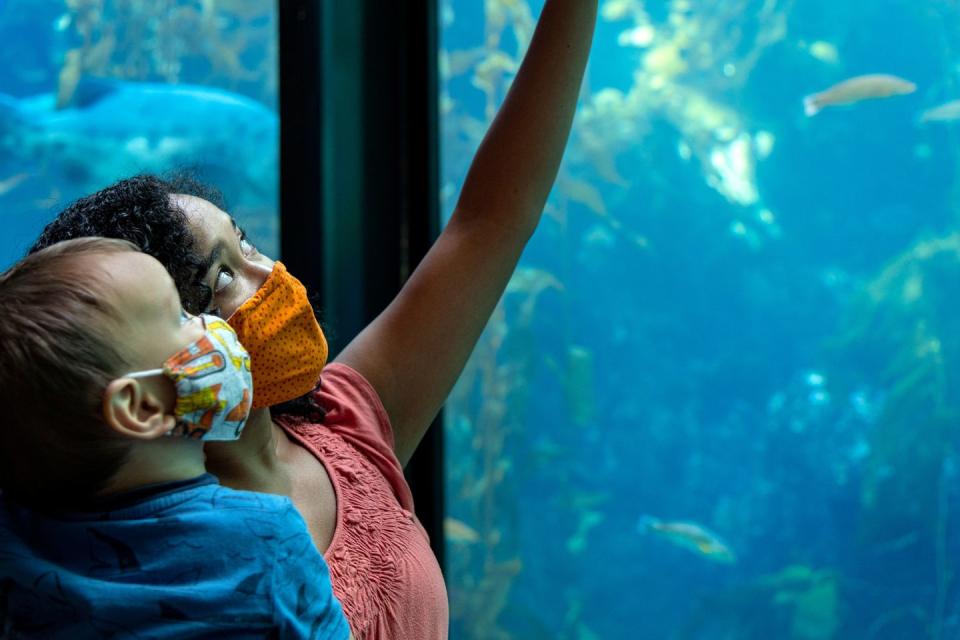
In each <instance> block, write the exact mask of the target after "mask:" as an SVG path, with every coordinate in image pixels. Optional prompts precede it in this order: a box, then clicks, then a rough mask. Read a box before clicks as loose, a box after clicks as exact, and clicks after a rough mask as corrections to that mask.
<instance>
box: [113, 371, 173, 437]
mask: <svg viewBox="0 0 960 640" xmlns="http://www.w3.org/2000/svg"><path fill="white" fill-rule="evenodd" d="M145 382H146V381H143V380H137V379H134V378H117V379H116V380H113V381H111V382H110V384H108V385H107V388H106V389H105V390H104V392H103V421H104V422H106V423H107V426H109V427H110V428H111V429H113V430H114V431H116V432H117V433H119V434H120V435H122V436H125V437H127V438H133V439H136V440H153V439H154V438H159V437H161V436H165V435H166V434H168V433H169V432H170V431H172V430H173V428H174V426H176V423H177V420H176V418H174V417H173V416H172V415H170V414H168V413H166V411H167V408H166V404H167V403H165V402H164V398H163V397H162V394H158V393H156V392H155V390H153V389H151V386H152V385H150V384H149V383H147V384H145Z"/></svg>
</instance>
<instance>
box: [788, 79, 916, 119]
mask: <svg viewBox="0 0 960 640" xmlns="http://www.w3.org/2000/svg"><path fill="white" fill-rule="evenodd" d="M916 90H917V85H915V84H914V83H912V82H910V81H909V80H904V79H903V78H900V77H897V76H892V75H888V74H883V73H874V74H868V75H863V76H856V77H854V78H850V79H849V80H844V81H843V82H840V83H838V84H835V85H833V86H832V87H830V88H829V89H826V90H825V91H821V92H820V93H814V94H811V95H808V96H806V97H804V99H803V111H804V113H805V114H806V115H807V116H814V115H816V114H817V113H819V112H820V110H821V109H823V108H824V107H831V106H840V105H848V104H854V103H856V102H860V101H862V100H873V99H877V98H889V97H891V96H902V95H907V94H910V93H913V92H914V91H916Z"/></svg>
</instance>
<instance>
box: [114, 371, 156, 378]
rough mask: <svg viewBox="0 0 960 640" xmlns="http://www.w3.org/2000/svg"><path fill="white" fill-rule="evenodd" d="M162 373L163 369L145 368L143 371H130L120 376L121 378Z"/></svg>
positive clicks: (146, 376) (144, 376) (143, 376)
mask: <svg viewBox="0 0 960 640" xmlns="http://www.w3.org/2000/svg"><path fill="white" fill-rule="evenodd" d="M159 375H163V369H146V370H144V371H131V372H130V373H128V374H125V375H122V376H120V377H121V378H149V377H151V376H159Z"/></svg>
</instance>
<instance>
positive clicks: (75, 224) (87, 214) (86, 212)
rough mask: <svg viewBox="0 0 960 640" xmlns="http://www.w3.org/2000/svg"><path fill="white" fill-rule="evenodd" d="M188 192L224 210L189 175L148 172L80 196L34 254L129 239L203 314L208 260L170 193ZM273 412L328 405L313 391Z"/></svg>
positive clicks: (306, 413) (318, 411) (309, 414)
mask: <svg viewBox="0 0 960 640" xmlns="http://www.w3.org/2000/svg"><path fill="white" fill-rule="evenodd" d="M173 194H183V195H189V196H196V197H198V198H203V199H204V200H207V201H208V202H210V203H212V204H214V205H216V206H217V207H219V208H221V209H224V208H225V206H224V202H223V196H222V194H221V193H220V192H219V191H218V190H216V189H214V188H213V187H210V186H208V185H205V184H203V183H202V182H200V181H198V180H196V179H195V178H193V177H192V176H191V175H190V174H189V173H186V172H180V173H174V174H171V175H170V176H167V177H160V176H156V175H150V174H142V175H138V176H134V177H132V178H126V179H124V180H120V181H119V182H116V183H115V184H113V185H111V186H109V187H107V188H105V189H102V190H100V191H97V192H96V193H94V194H91V195H89V196H86V197H83V198H80V199H79V200H77V201H76V202H73V203H72V204H70V205H69V206H68V207H67V208H66V209H64V210H63V211H61V212H60V213H59V215H57V217H56V218H55V219H54V220H53V221H52V222H50V224H48V225H47V226H46V227H45V228H44V230H43V232H42V233H41V234H40V237H39V238H38V239H37V241H36V242H35V243H34V244H33V246H32V247H31V248H30V250H29V251H28V253H34V252H36V251H40V250H41V249H44V248H46V247H49V246H50V245H53V244H56V243H58V242H62V241H63V240H70V239H73V238H81V237H85V236H101V237H104V238H119V239H121V240H127V241H129V242H132V243H133V244H134V245H136V246H137V247H139V248H140V250H141V251H143V252H144V253H146V254H149V255H151V256H153V257H154V258H156V259H157V260H159V261H160V263H161V264H162V265H163V266H164V268H165V269H166V270H167V272H168V273H169V274H170V276H171V277H172V278H173V281H174V283H175V284H176V286H177V290H178V291H179V293H180V299H181V301H182V304H183V306H184V308H185V309H186V310H187V311H189V312H191V313H200V312H201V311H203V309H200V308H199V305H200V304H201V303H200V301H201V300H203V299H204V298H205V297H207V296H208V295H209V288H208V287H207V286H206V285H204V284H203V283H202V281H201V278H202V276H203V275H204V274H202V273H198V272H199V270H200V269H201V268H202V266H203V264H204V259H203V257H202V256H201V255H200V254H199V253H198V252H197V250H196V247H195V243H194V238H193V235H192V234H191V233H190V228H189V226H188V225H187V216H186V214H185V213H184V212H183V210H182V209H181V208H180V207H178V206H177V205H176V202H175V201H174V199H173V198H171V197H170V196H171V195H173ZM270 412H271V414H272V415H274V416H277V415H295V416H302V417H305V418H308V419H310V420H313V421H316V422H320V421H321V420H322V419H323V414H324V412H323V409H322V408H321V407H320V406H318V405H317V404H316V403H315V402H314V400H313V397H312V394H309V393H308V394H306V395H304V396H301V397H299V398H295V399H294V400H290V401H288V402H284V403H282V404H279V405H275V406H273V407H270Z"/></svg>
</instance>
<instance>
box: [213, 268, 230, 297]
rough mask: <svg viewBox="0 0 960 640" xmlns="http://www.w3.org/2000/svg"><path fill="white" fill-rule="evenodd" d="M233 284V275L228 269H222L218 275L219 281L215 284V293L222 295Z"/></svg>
mask: <svg viewBox="0 0 960 640" xmlns="http://www.w3.org/2000/svg"><path fill="white" fill-rule="evenodd" d="M231 282H233V274H232V273H230V272H229V271H227V270H226V269H221V270H220V272H219V273H218V274H217V281H216V282H215V283H214V284H213V292H214V293H220V292H221V291H223V289H224V288H225V287H226V286H228V285H229V284H230V283H231Z"/></svg>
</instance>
